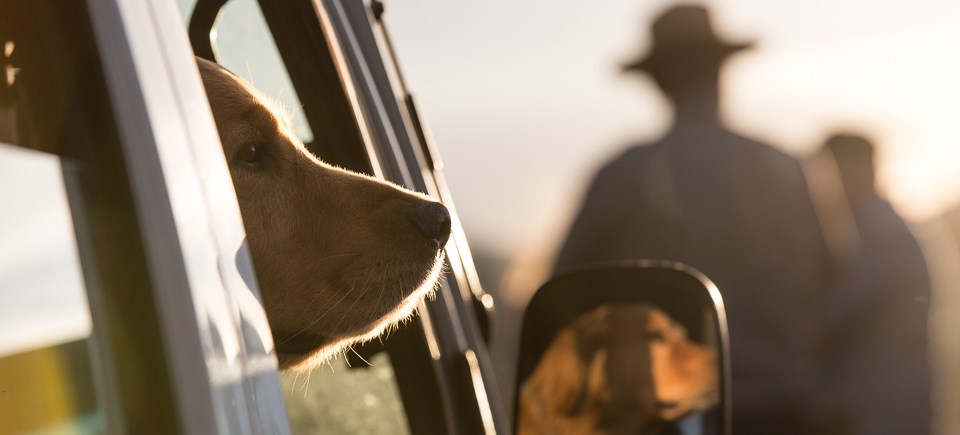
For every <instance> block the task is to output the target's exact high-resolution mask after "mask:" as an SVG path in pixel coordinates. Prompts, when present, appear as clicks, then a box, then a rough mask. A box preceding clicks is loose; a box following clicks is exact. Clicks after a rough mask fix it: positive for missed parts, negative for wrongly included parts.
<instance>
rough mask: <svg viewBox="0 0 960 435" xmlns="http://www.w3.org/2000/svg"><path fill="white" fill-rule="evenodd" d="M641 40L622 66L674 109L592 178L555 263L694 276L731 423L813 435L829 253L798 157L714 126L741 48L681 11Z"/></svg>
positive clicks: (688, 10)
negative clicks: (718, 349)
mask: <svg viewBox="0 0 960 435" xmlns="http://www.w3.org/2000/svg"><path fill="white" fill-rule="evenodd" d="M653 41H654V45H653V48H652V52H651V53H650V54H649V55H648V56H647V57H646V58H644V59H642V60H640V61H638V62H635V63H633V64H631V65H628V66H627V68H626V69H627V70H628V71H636V72H646V73H648V74H650V75H651V76H652V77H653V79H654V80H655V81H656V83H657V84H658V85H659V86H660V88H661V89H662V90H663V92H664V93H666V94H667V96H668V97H669V98H670V99H671V100H672V101H673V103H674V109H675V121H674V126H673V128H672V129H671V130H670V131H669V133H668V134H667V135H666V136H665V137H664V138H662V139H661V140H660V141H658V142H656V143H653V144H647V145H642V146H636V147H633V148H630V149H629V150H627V151H626V152H625V153H623V154H622V155H621V156H619V157H617V158H615V159H614V160H613V161H612V162H610V163H608V164H607V165H606V166H605V167H604V168H603V169H602V170H601V171H600V172H599V174H598V175H597V176H596V178H595V179H594V180H593V184H592V186H591V187H590V190H589V192H588V194H587V197H586V199H585V201H584V203H583V208H582V210H581V211H580V213H579V215H578V216H577V218H576V221H575V222H574V224H573V227H572V228H571V230H570V233H569V236H568V238H567V240H566V243H565V245H564V246H563V248H562V250H561V252H560V253H559V256H558V258H557V263H556V270H557V271H562V270H563V269H566V268H569V267H574V266H577V265H582V264H585V263H595V262H603V261H613V260H624V259H669V260H676V261H681V262H684V263H687V264H689V265H691V266H693V267H695V268H697V269H699V270H701V271H702V272H704V273H705V274H706V275H707V276H708V277H710V279H712V280H714V282H715V283H716V284H717V286H718V287H719V288H720V291H721V293H722V294H723V298H724V303H725V305H726V310H727V319H728V321H729V326H730V333H731V345H732V353H733V363H732V369H733V410H734V428H735V429H734V431H735V432H736V433H738V434H788V433H816V431H815V430H814V429H810V428H809V427H808V426H806V422H805V420H806V419H807V416H808V415H809V414H810V413H809V412H807V409H808V407H809V406H808V402H809V401H810V400H811V399H810V397H811V396H812V393H813V392H812V391H811V389H812V388H815V386H814V384H815V380H816V379H817V363H816V361H815V360H814V358H813V354H814V350H813V348H814V347H816V346H817V343H818V339H819V337H820V335H819V334H820V331H819V325H818V322H816V321H815V319H817V318H818V316H817V314H818V310H819V307H821V306H822V304H821V303H820V301H819V295H820V293H821V292H822V290H821V289H823V288H824V287H825V281H826V280H827V279H828V276H827V274H828V270H829V267H828V265H829V262H830V260H829V258H828V255H827V249H826V244H825V242H824V239H823V236H822V233H821V231H820V226H819V222H818V221H817V217H816V213H815V211H814V207H813V204H812V201H811V199H810V195H809V193H808V190H807V185H806V181H805V178H804V175H803V173H802V171H801V168H800V165H799V164H798V162H797V161H796V160H795V159H793V158H791V157H789V156H787V155H786V154H784V153H781V152H779V151H776V150H774V149H773V148H771V147H770V146H768V145H765V144H762V143H759V142H756V141H753V140H751V139H747V138H744V137H742V136H739V135H737V134H735V133H732V132H730V131H728V130H727V129H726V128H725V127H724V126H723V124H722V122H721V121H720V116H719V90H718V81H719V76H720V68H721V65H722V63H723V61H724V60H725V59H726V58H727V56H729V55H730V54H733V53H735V52H737V51H739V50H742V49H745V48H747V47H749V44H730V43H725V42H723V41H720V40H718V39H717V37H716V36H715V35H714V33H713V31H712V29H711V25H710V21H709V16H708V13H707V11H706V10H705V9H704V8H701V7H694V6H681V7H676V8H674V9H670V10H668V11H667V12H666V13H664V14H663V15H662V16H661V17H660V18H658V19H657V20H656V22H655V23H654V25H653Z"/></svg>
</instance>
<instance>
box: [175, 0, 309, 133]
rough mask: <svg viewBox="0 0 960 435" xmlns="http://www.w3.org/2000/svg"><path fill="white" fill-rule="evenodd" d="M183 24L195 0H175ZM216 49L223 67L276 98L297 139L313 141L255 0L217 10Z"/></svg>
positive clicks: (234, 0) (231, 3) (237, 1)
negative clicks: (291, 119) (289, 119)
mask: <svg viewBox="0 0 960 435" xmlns="http://www.w3.org/2000/svg"><path fill="white" fill-rule="evenodd" d="M178 4H179V6H180V11H181V13H182V14H183V17H184V23H189V22H190V13H191V12H192V11H193V7H194V5H195V4H196V0H178ZM216 32H217V33H216V35H217V37H216V49H217V54H218V55H219V57H220V59H219V60H220V62H221V63H222V64H223V66H224V67H225V68H227V69H229V70H230V71H232V72H233V73H234V74H236V75H238V76H241V77H243V78H244V79H246V80H247V81H248V82H250V83H251V84H253V85H254V86H255V87H256V88H257V89H259V90H260V91H261V92H263V94H264V95H266V96H268V97H270V98H273V99H274V100H276V101H279V102H280V103H281V104H282V106H283V107H284V108H285V109H286V110H287V111H289V113H291V114H292V115H293V120H294V129H295V130H296V132H297V135H298V136H300V140H302V141H304V142H306V143H309V142H312V141H313V132H312V131H311V129H310V125H309V124H308V123H307V118H306V117H305V116H304V113H303V109H302V105H301V103H300V98H299V97H298V96H297V93H296V91H294V89H293V84H292V83H291V82H290V76H289V75H287V70H286V69H285V68H284V66H283V61H282V60H281V59H280V53H279V52H278V51H277V46H276V44H275V43H274V42H273V38H272V37H271V36H270V30H269V28H268V27H267V23H266V21H264V19H263V15H262V14H261V13H260V8H259V6H257V2H256V0H232V1H229V2H227V4H226V6H224V8H223V11H221V13H220V18H219V20H218V24H217V28H216Z"/></svg>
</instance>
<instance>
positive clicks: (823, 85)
mask: <svg viewBox="0 0 960 435" xmlns="http://www.w3.org/2000/svg"><path fill="white" fill-rule="evenodd" d="M676 4H677V3H676V2H669V1H659V0H651V1H643V2H636V1H626V0H611V1H604V2H593V3H590V4H589V5H588V4H585V3H583V2H574V1H567V0H561V1H550V2H547V1H524V2H512V1H505V0H499V1H485V2H444V1H440V0H407V1H404V2H388V4H387V13H386V14H385V20H386V23H387V26H388V28H389V31H390V33H391V35H392V38H393V42H394V45H395V48H396V50H397V52H398V57H399V62H400V64H401V67H402V69H403V72H404V75H405V78H406V80H407V81H408V83H409V86H410V88H411V90H412V92H413V93H414V96H415V97H416V98H417V100H418V102H419V105H420V108H421V112H422V115H423V116H424V118H425V120H426V122H427V125H428V127H429V128H430V129H431V130H432V133H433V136H434V139H435V141H436V143H437V145H438V147H439V148H440V152H441V155H442V158H443V160H444V163H445V172H446V176H447V179H448V181H449V183H450V188H451V190H452V192H453V194H454V197H455V198H456V205H457V208H458V211H459V214H460V218H461V220H462V221H463V223H464V226H465V227H466V231H467V235H468V238H469V240H470V242H471V247H472V249H473V251H474V257H475V259H476V260H477V265H478V268H479V269H480V272H481V274H482V275H481V277H482V281H483V283H484V286H485V288H486V289H487V290H488V291H490V292H492V293H493V294H494V296H495V297H496V299H497V301H498V303H499V304H498V310H499V311H500V317H499V318H498V322H499V323H498V325H497V326H498V328H499V329H498V334H497V335H496V337H497V338H499V341H496V342H495V344H494V353H495V355H494V356H495V358H498V359H501V360H510V358H508V357H507V355H509V354H510V352H511V351H512V346H515V343H512V342H511V341H510V340H511V336H513V335H514V333H515V331H516V329H517V328H518V324H519V323H518V322H519V314H518V313H519V312H520V311H521V310H522V308H523V306H524V305H525V303H526V301H527V300H528V298H529V297H530V295H531V293H532V292H533V290H535V289H536V287H537V286H539V284H541V283H542V282H543V280H544V278H545V277H546V274H547V273H548V269H549V267H550V265H551V263H552V261H553V256H554V255H555V252H556V250H557V249H558V247H559V244H560V242H561V241H562V239H563V237H564V234H565V232H566V231H567V230H568V229H569V226H570V224H571V221H572V220H573V217H574V213H575V212H576V210H577V208H578V207H579V205H580V202H581V201H582V199H583V196H584V194H585V190H586V188H587V185H588V182H589V181H590V179H591V178H592V176H593V175H594V174H595V172H596V171H597V170H598V169H599V168H600V166H601V165H602V164H604V163H605V162H607V161H609V160H610V159H612V158H613V157H614V156H616V155H618V154H619V153H621V152H622V151H624V150H625V149H626V148H627V147H628V146H630V145H634V144H640V143H646V142H653V141H656V140H658V139H659V138H661V137H662V136H663V135H665V134H666V133H667V131H668V129H669V126H670V124H671V122H672V119H673V118H672V117H673V108H672V105H671V103H670V102H669V101H668V100H667V99H666V98H665V97H664V96H663V94H662V93H661V92H660V90H659V89H658V88H657V86H656V85H655V83H654V82H653V81H652V80H651V79H650V78H649V77H647V76H645V75H625V74H623V73H621V65H622V64H624V63H626V62H627V61H630V60H633V59H635V58H637V57H639V56H641V55H642V54H643V53H645V52H646V51H647V50H648V49H649V48H650V45H651V33H650V25H651V23H652V21H653V19H654V18H656V17H657V16H658V15H659V14H661V13H662V12H663V11H664V10H665V9H666V8H668V7H670V6H674V5H676ZM696 4H699V5H704V6H707V7H708V8H709V9H710V10H711V13H712V22H713V25H714V28H715V31H716V32H717V33H718V34H719V35H720V37H721V38H722V39H725V40H730V41H754V42H755V46H754V49H752V50H747V51H742V52H740V53H738V54H736V55H734V56H732V57H731V58H730V59H729V60H728V61H727V62H726V63H725V64H724V67H723V70H722V75H721V86H720V88H721V116H722V118H723V120H724V121H725V122H726V124H727V125H728V126H729V128H730V129H731V130H733V131H735V132H737V133H740V134H743V135H745V136H747V137H750V138H754V139H757V140H760V141H762V142H766V143H769V144H771V145H773V146H774V147H776V148H778V149H780V150H783V151H785V152H786V153H788V154H790V155H793V156H795V157H797V158H799V159H801V160H802V161H803V162H804V163H805V166H806V168H807V170H808V171H811V172H816V170H815V167H816V165H815V159H814V156H815V154H816V151H818V149H819V148H820V146H821V144H823V142H824V141H825V140H826V138H827V137H828V136H830V135H831V134H832V133H834V132H840V131H853V132H858V133H862V134H865V135H867V136H869V137H870V138H872V139H873V142H874V144H875V146H876V149H877V164H878V181H879V183H878V184H879V188H880V189H881V192H882V193H883V194H885V195H886V196H887V198H889V200H890V201H891V202H892V204H893V205H894V207H895V209H896V210H897V212H899V213H900V214H901V215H902V216H903V217H904V218H905V219H906V220H907V221H908V223H909V224H910V227H911V229H912V231H913V232H914V234H915V235H916V236H917V237H918V239H919V240H920V242H921V245H922V247H923V250H924V253H925V257H926V260H927V262H928V267H929V269H930V273H931V279H932V281H933V293H932V298H931V305H930V307H931V311H930V325H931V328H930V331H931V354H932V355H933V357H934V358H933V361H934V362H933V365H934V373H935V375H934V376H935V377H934V379H935V381H934V386H935V387H934V390H935V391H934V396H935V398H936V399H935V405H934V406H935V412H934V414H935V421H936V423H935V428H936V429H937V431H938V432H939V433H960V425H958V423H960V416H957V415H956V412H955V410H956V409H957V407H958V406H960V401H958V399H957V397H956V396H957V393H958V392H960V382H958V379H960V378H958V376H957V373H958V372H957V369H958V368H960V354H958V352H957V350H958V348H960V339H958V337H957V335H956V333H955V331H957V330H960V324H958V321H957V320H955V319H956V318H957V316H956V315H955V313H953V310H955V309H957V308H960V297H958V294H957V291H956V290H957V286H956V285H955V283H957V282H960V281H958V279H957V276H958V274H960V251H958V250H957V242H956V241H957V234H958V233H960V208H958V206H957V204H958V201H960V199H958V198H960V171H958V170H957V168H960V147H958V146H957V144H958V143H960V123H958V122H956V119H955V117H956V113H957V111H956V109H955V108H954V106H955V105H956V104H957V101H960V81H958V80H957V77H960V60H958V59H960V58H958V56H957V53H958V52H960V29H958V28H957V26H956V23H958V22H960V3H957V2H952V1H933V0H921V1H914V0H909V1H908V0H892V1H883V2H875V1H869V0H845V1H841V2H838V1H829V0H814V1H779V2H767V1H762V0H715V1H707V2H700V3H696ZM501 371H504V372H507V371H509V370H508V368H504V367H501ZM501 375H504V378H505V379H509V373H501ZM504 382H505V383H504V385H505V388H507V387H506V385H509V381H504Z"/></svg>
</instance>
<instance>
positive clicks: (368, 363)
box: [350, 345, 373, 366]
mask: <svg viewBox="0 0 960 435" xmlns="http://www.w3.org/2000/svg"><path fill="white" fill-rule="evenodd" d="M350 351H351V352H353V354H354V355H356V356H357V358H360V361H363V362H365V363H367V365H368V366H373V364H370V361H367V359H366V358H364V357H363V356H361V355H360V354H359V353H357V350H356V349H354V348H353V345H350Z"/></svg>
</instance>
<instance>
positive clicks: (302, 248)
mask: <svg viewBox="0 0 960 435" xmlns="http://www.w3.org/2000/svg"><path fill="white" fill-rule="evenodd" d="M198 64H199V67H200V73H201V77H202V79H203V84H204V87H205V88H206V91H207V96H208V98H209V100H210V105H211V108H212V110H213V115H214V118H215V120H216V124H217V128H218V130H219V132H220V141H221V142H222V144H223V151H224V154H225V156H226V159H227V163H228V165H229V168H230V174H231V176H232V178H233V183H234V187H235V189H236V192H237V200H238V202H239V204H240V211H241V214H242V216H243V222H244V226H245V227H246V230H247V238H248V241H249V245H250V250H251V254H252V256H253V263H254V269H255V270H256V274H257V278H258V281H259V284H260V290H261V293H262V295H263V304H264V308H265V309H266V312H267V319H268V320H269V323H270V327H271V330H272V331H273V337H274V342H275V345H276V350H277V356H278V359H279V362H280V367H281V368H298V369H306V368H311V367H314V366H316V365H319V364H320V363H322V362H324V361H326V360H327V359H329V358H331V357H333V356H335V355H337V354H338V353H340V352H342V351H343V350H344V349H346V347H347V346H349V345H350V344H352V343H355V342H358V341H362V340H367V339H370V338H373V337H376V336H378V335H379V334H380V333H381V332H382V331H383V330H384V329H385V328H387V327H389V326H390V325H393V324H395V323H396V322H398V321H399V320H401V319H404V318H406V317H408V316H409V315H410V314H411V313H412V312H413V310H414V309H415V308H416V305H417V303H418V302H419V301H421V300H422V299H423V298H424V296H426V295H428V294H429V293H430V292H431V291H433V289H434V288H435V285H436V282H437V279H438V277H439V275H440V269H441V265H442V256H443V252H442V251H441V248H442V247H443V244H445V243H446V240H447V238H448V236H449V234H450V227H449V225H450V223H449V215H448V214H447V212H446V209H444V208H443V207H442V206H439V205H437V204H435V203H434V202H433V200H431V199H430V198H428V197H426V196H424V195H421V194H418V193H415V192H412V191H409V190H405V189H403V188H400V187H398V186H395V185H393V184H390V183H387V182H384V181H381V180H378V179H375V178H372V177H368V176H364V175H360V174H356V173H353V172H349V171H346V170H342V169H339V168H335V167H333V166H330V165H328V164H326V163H324V162H322V161H320V160H318V159H317V158H315V157H314V156H313V155H312V154H311V153H310V152H309V151H307V150H306V149H305V147H304V146H303V144H302V143H301V142H300V140H299V139H297V137H296V135H295V134H294V133H293V130H292V128H291V126H290V122H289V120H288V116H285V115H284V114H283V113H282V112H280V111H279V110H277V108H276V107H275V106H274V105H273V103H272V102H271V101H269V100H267V99H266V98H263V97H262V96H261V95H260V94H259V93H258V92H257V91H256V90H254V89H253V88H252V87H251V86H250V85H248V84H247V83H246V82H244V81H243V80H241V79H239V78H238V77H236V76H235V75H233V74H231V73H230V72H228V71H226V70H225V69H223V68H221V67H220V66H219V65H217V64H215V63H212V62H208V61H205V60H202V59H198ZM431 207H432V208H431ZM425 210H426V211H425ZM444 218H446V221H445V222H442V220H443V219H444ZM418 219H420V221H423V220H427V221H428V222H427V224H428V225H433V226H434V227H435V231H432V232H435V234H433V233H431V234H430V236H426V235H425V233H424V232H423V230H420V229H419V228H418V221H417V220H418ZM431 220H436V222H429V221H431ZM420 225H421V226H422V224H420ZM444 225H445V226H444Z"/></svg>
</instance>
